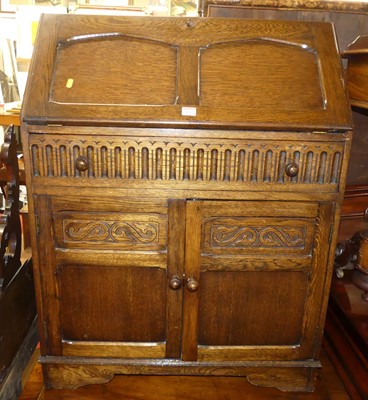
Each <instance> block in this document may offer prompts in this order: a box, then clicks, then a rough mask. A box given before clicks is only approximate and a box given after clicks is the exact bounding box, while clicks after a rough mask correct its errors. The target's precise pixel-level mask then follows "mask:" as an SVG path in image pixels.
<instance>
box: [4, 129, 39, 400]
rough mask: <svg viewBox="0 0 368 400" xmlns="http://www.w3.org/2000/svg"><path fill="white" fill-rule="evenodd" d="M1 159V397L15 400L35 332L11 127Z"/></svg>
mask: <svg viewBox="0 0 368 400" xmlns="http://www.w3.org/2000/svg"><path fill="white" fill-rule="evenodd" d="M1 162H2V163H3V164H4V166H5V167H4V168H5V169H6V172H7V177H8V183H7V185H6V190H5V192H6V205H5V210H4V213H3V214H1V215H0V237H1V247H0V337H1V340H0V399H1V400H16V399H17V398H18V395H19V394H20V392H21V380H22V373H23V371H24V369H25V367H26V365H27V363H28V361H29V359H30V358H31V355H32V353H33V351H34V349H35V347H36V344H37V342H38V334H37V329H36V323H35V318H36V302H35V291H34V286H33V274H32V261H31V258H30V252H29V251H28V252H23V253H21V249H22V243H21V241H22V232H21V223H20V217H19V171H18V159H17V143H16V140H15V134H14V129H13V128H9V129H8V131H7V134H6V137H5V142H4V144H3V146H2V149H1ZM21 256H22V257H21Z"/></svg>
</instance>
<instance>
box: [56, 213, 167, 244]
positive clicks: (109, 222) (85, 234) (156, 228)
mask: <svg viewBox="0 0 368 400" xmlns="http://www.w3.org/2000/svg"><path fill="white" fill-rule="evenodd" d="M55 229H56V236H57V239H58V244H59V246H61V247H69V248H70V247H72V248H73V247H90V246H93V247H92V248H94V247H97V248H110V247H111V248H116V249H126V250H132V251H134V250H153V251H154V250H160V249H164V248H165V247H166V236H167V218H166V216H164V215H151V214H138V213H137V214H124V213H122V214H115V213H111V214H102V215H101V214H93V215H91V214H90V213H76V214H69V215H68V213H66V212H62V213H58V214H57V215H56V218H55Z"/></svg>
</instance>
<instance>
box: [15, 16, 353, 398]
mask: <svg viewBox="0 0 368 400" xmlns="http://www.w3.org/2000/svg"><path fill="white" fill-rule="evenodd" d="M30 77H31V78H30V80H29V82H28V86H27V91H26V95H25V102H24V107H23V110H22V121H23V125H22V135H23V136H22V140H23V145H24V149H25V153H26V154H25V159H26V167H27V182H28V190H29V193H30V199H29V201H30V210H31V211H30V212H31V226H32V229H33V243H32V245H33V251H34V263H35V269H36V273H35V275H36V286H37V295H38V310H39V314H40V323H41V325H40V326H41V327H42V330H41V331H42V332H41V353H42V357H41V362H42V363H43V368H44V375H45V380H46V384H47V385H48V387H54V388H62V387H76V386H78V385H82V384H87V383H96V382H105V381H106V380H109V379H111V378H112V376H113V375H114V374H116V373H122V374H187V375H194V374H211V375H235V376H246V377H247V378H248V380H249V381H251V382H253V383H255V384H260V385H267V386H275V387H279V388H281V389H284V390H312V389H313V379H314V371H315V369H316V368H318V367H319V366H320V363H319V359H318V357H319V356H318V354H319V348H320V341H321V337H322V331H323V324H324V318H325V313H326V307H327V299H328V292H329V286H330V278H331V273H332V266H333V254H334V246H335V243H336V237H337V231H338V221H339V215H340V205H341V199H342V195H343V190H344V185H345V179H346V170H347V163H348V155H349V149H350V143H351V132H350V130H351V119H350V110H349V106H348V102H347V99H346V93H345V88H344V86H343V81H342V79H341V65H340V59H339V56H338V54H337V51H336V45H335V40H334V36H333V31H332V29H331V26H330V25H329V24H324V23H321V24H308V23H294V22H280V21H279V22H276V21H262V22H261V21H242V20H222V19H207V18H202V19H200V18H198V19H197V18H193V19H181V18H176V19H170V18H138V17H137V18H115V17H87V16H44V17H43V18H42V20H41V24H40V30H39V35H38V39H37V43H36V47H35V55H34V58H33V61H32V66H31V72H30Z"/></svg>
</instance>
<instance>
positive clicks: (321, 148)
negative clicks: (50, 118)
mask: <svg viewBox="0 0 368 400" xmlns="http://www.w3.org/2000/svg"><path fill="white" fill-rule="evenodd" d="M78 129H79V128H78ZM122 131H123V132H122V136H121V137H117V136H111V135H108V136H103V135H101V136H100V137H98V138H96V136H92V135H83V136H81V134H79V135H76V134H71V133H70V132H72V129H70V128H69V129H68V130H67V131H66V132H67V134H64V135H62V136H61V135H51V134H32V135H30V137H29V148H30V154H31V163H32V170H31V171H32V175H33V179H34V183H35V184H36V183H40V184H43V183H46V181H47V185H50V184H52V183H53V182H54V183H55V184H56V185H70V184H73V185H78V184H81V185H84V186H85V185H91V186H99V185H102V186H103V185H106V184H108V185H111V186H118V187H120V186H121V185H122V182H124V187H134V185H139V187H140V188H141V187H144V186H145V185H146V186H147V187H149V188H153V187H155V186H156V187H162V186H165V185H167V184H168V182H170V185H173V184H176V185H179V187H185V188H200V187H202V186H203V187H204V186H205V187H206V189H207V190H208V189H214V190H218V189H219V187H220V186H221V187H222V188H224V189H231V190H244V189H245V188H246V189H248V190H249V189H250V190H252V188H258V187H263V190H264V189H265V187H267V188H269V187H270V186H271V185H272V190H278V189H279V190H285V188H288V190H294V189H298V190H303V188H304V189H305V188H309V189H311V186H313V185H316V186H317V187H318V190H322V191H337V188H338V184H339V180H340V175H341V167H342V161H343V160H342V154H343V148H344V143H343V142H342V141H339V139H340V140H341V137H340V136H339V135H336V139H337V140H336V141H317V140H310V139H309V137H308V135H307V134H305V135H304V137H305V138H307V139H308V140H305V139H304V140H302V139H301V140H290V136H288V139H286V138H287V134H285V133H284V134H282V133H277V132H273V133H269V134H268V135H265V134H263V135H262V134H261V133H259V136H257V133H254V132H253V133H249V132H237V134H236V136H237V137H239V138H238V139H229V138H227V137H226V136H229V133H228V132H224V133H223V134H221V132H220V135H218V137H213V134H212V137H209V138H199V137H190V135H192V134H193V133H194V134H197V135H198V132H193V131H189V133H188V132H187V131H185V130H181V131H176V132H175V136H169V137H168V136H167V132H165V131H163V130H154V131H153V132H148V134H146V135H144V133H145V131H144V130H138V129H130V130H127V129H125V130H122ZM120 132H121V131H120ZM115 133H116V131H115ZM146 133H147V130H146ZM298 136H299V137H300V138H303V135H302V134H299V135H298ZM314 136H317V135H314ZM330 136H333V135H330ZM45 180H46V181H45Z"/></svg>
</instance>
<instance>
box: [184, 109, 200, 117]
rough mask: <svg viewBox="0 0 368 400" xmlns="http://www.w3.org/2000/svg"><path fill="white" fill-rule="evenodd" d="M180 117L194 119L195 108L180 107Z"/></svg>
mask: <svg viewBox="0 0 368 400" xmlns="http://www.w3.org/2000/svg"><path fill="white" fill-rule="evenodd" d="M181 115H182V116H183V117H195V116H196V115H197V109H196V107H182V108H181Z"/></svg>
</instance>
